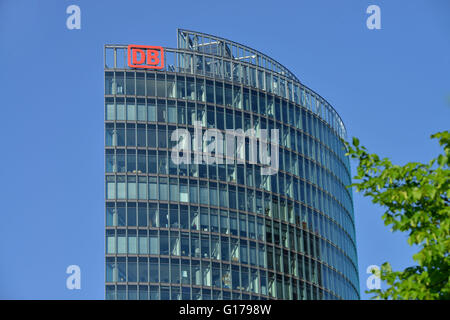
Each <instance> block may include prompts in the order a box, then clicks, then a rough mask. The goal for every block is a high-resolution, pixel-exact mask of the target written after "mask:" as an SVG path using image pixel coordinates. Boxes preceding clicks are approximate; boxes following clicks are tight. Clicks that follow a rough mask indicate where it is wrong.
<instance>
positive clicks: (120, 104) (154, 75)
mask: <svg viewBox="0 0 450 320" xmlns="http://www.w3.org/2000/svg"><path fill="white" fill-rule="evenodd" d="M126 49H127V46H121V45H106V46H105V168H106V170H105V171H106V174H105V178H106V179H105V180H106V299H299V300H300V299H359V280H358V269H357V256H356V243H355V224H354V215H353V204H352V194H351V190H348V189H347V188H346V187H345V185H348V184H350V167H349V162H348V159H347V158H346V157H345V155H344V154H345V152H344V150H343V143H342V142H341V139H340V138H343V137H345V127H344V125H343V123H342V121H341V119H340V118H339V116H338V115H337V113H336V112H335V111H334V109H333V108H332V107H331V106H330V105H329V104H328V103H327V102H326V101H325V100H324V99H323V98H322V97H320V96H319V95H317V94H316V93H314V92H313V91H312V90H310V89H309V88H307V87H305V86H304V85H302V84H301V83H300V81H299V80H298V79H297V78H296V77H295V76H294V75H293V74H292V73H291V72H290V71H289V70H287V69H286V68H285V67H283V66H282V65H280V64H279V63H277V62H276V61H274V60H273V59H271V58H269V57H267V56H265V55H263V54H261V53H259V52H258V51H255V50H253V49H251V48H248V47H245V46H242V45H240V44H237V43H234V42H231V41H228V40H225V39H222V38H218V37H213V36H210V35H206V34H201V33H197V32H192V31H187V30H179V31H178V49H170V48H165V55H166V56H165V61H166V66H165V68H164V69H163V70H161V71H149V70H134V69H130V68H128V67H127V66H126V63H125V61H126ZM196 122H197V123H198V122H199V123H201V126H202V127H203V128H204V129H207V128H214V129H218V130H219V131H220V132H225V131H226V130H230V129H234V130H236V129H242V130H243V131H247V130H251V129H253V130H254V132H255V134H256V136H259V135H260V132H261V131H262V130H264V129H278V130H279V153H278V155H279V170H278V171H277V173H275V174H272V175H264V174H262V169H263V167H262V165H261V164H258V163H254V162H252V161H249V158H248V156H247V157H246V158H245V161H243V163H239V162H237V161H234V162H233V163H230V162H226V163H218V164H217V163H213V164H207V163H198V164H194V163H191V164H180V165H175V164H174V162H173V161H172V160H171V152H172V148H173V147H174V146H175V144H176V142H174V141H172V139H171V135H172V133H173V132H174V131H175V130H176V129H186V130H187V131H188V132H192V133H193V132H194V131H195V127H194V125H195V123H196ZM249 147H250V146H249V141H248V138H245V150H247V151H248V148H249ZM247 154H248V153H246V155H247ZM192 157H195V154H194V153H193V154H192Z"/></svg>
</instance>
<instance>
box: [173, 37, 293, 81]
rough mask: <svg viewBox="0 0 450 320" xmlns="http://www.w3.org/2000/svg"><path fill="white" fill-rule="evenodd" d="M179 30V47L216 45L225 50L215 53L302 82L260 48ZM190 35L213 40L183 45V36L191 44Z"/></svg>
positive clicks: (193, 48) (197, 47)
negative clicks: (236, 49) (235, 49)
mask: <svg viewBox="0 0 450 320" xmlns="http://www.w3.org/2000/svg"><path fill="white" fill-rule="evenodd" d="M177 31H178V33H177V40H178V48H179V49H189V50H193V51H200V52H203V50H200V48H201V47H206V46H209V47H210V48H211V47H213V46H215V47H217V48H222V49H223V50H217V51H218V53H217V54H215V55H219V56H224V57H228V58H232V59H235V60H244V61H247V62H250V63H251V64H253V65H256V66H259V67H263V68H266V69H269V70H272V71H275V72H278V73H280V74H282V75H284V76H285V77H288V78H290V79H291V80H294V81H297V82H299V83H300V80H299V79H298V78H297V77H296V76H295V75H294V73H293V72H291V71H290V70H289V69H288V68H286V67H285V66H283V65H282V64H281V63H279V62H278V61H276V60H275V59H272V58H271V57H269V56H268V55H265V54H264V53H261V52H259V51H258V50H255V49H253V48H250V47H248V46H245V45H243V44H240V43H237V42H234V41H231V40H228V39H225V38H221V37H217V36H213V35H210V34H207V33H202V32H197V31H191V30H186V29H177ZM189 35H192V36H193V37H197V39H198V38H199V37H202V38H209V39H210V40H212V41H210V42H205V43H204V42H202V43H192V44H190V46H189V47H186V46H182V42H181V39H182V38H184V40H185V41H186V42H187V45H189V43H188V42H189V40H190V38H189ZM233 46H234V47H236V48H239V49H241V50H239V51H238V52H236V53H237V55H236V56H235V55H233V52H232V49H231V48H232V47H233ZM227 49H228V50H229V54H226V53H227V51H228V50H227ZM241 51H242V53H244V54H243V55H241V54H240V53H241ZM246 52H248V53H250V54H246ZM264 59H265V60H266V61H267V62H268V63H269V64H270V65H272V66H274V67H275V68H270V65H269V66H267V64H266V65H265V66H264V65H263V63H262V62H263V60H264Z"/></svg>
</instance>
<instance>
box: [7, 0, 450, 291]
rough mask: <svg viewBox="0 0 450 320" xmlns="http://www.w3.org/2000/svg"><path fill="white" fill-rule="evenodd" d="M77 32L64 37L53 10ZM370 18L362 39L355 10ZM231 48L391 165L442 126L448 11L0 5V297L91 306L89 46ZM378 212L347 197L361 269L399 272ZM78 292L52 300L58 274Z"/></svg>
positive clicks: (97, 111)
mask: <svg viewBox="0 0 450 320" xmlns="http://www.w3.org/2000/svg"><path fill="white" fill-rule="evenodd" d="M71 4H76V5H79V6H80V8H81V30H68V29H67V28H66V19H67V17H68V15H67V14H66V8H67V6H69V5H71ZM371 4H376V5H378V6H380V8H381V26H382V29H381V30H368V29H367V27H366V19H367V17H368V14H366V8H367V7H368V6H369V5H371ZM178 27H179V28H185V29H191V30H196V31H201V32H205V33H209V34H213V35H217V36H221V37H224V38H228V39H231V40H234V41H236V42H240V43H243V44H245V45H248V46H250V47H253V48H255V49H257V50H259V51H261V52H263V53H265V54H267V55H269V56H271V57H273V58H274V59H276V60H278V61H279V62H281V63H282V64H283V65H285V66H286V67H288V68H289V69H290V70H291V71H293V72H294V73H295V74H296V75H297V77H298V78H299V79H300V80H301V81H302V82H303V83H304V84H306V85H307V86H309V87H311V88H312V89H313V90H315V91H317V92H318V93H319V94H321V95H322V96H323V97H324V98H326V99H327V100H328V101H329V102H330V103H331V104H332V105H333V106H334V107H335V109H336V110H337V111H338V112H339V114H340V115H341V117H342V118H343V120H344V122H345V124H346V127H347V130H348V135H349V137H352V136H357V137H359V138H360V140H361V142H362V144H364V145H365V146H367V147H368V148H369V150H370V151H372V152H376V153H378V154H380V155H382V156H387V157H390V158H392V159H393V161H394V162H396V163H399V164H403V163H405V162H408V161H428V160H429V159H431V158H432V157H434V156H435V155H436V154H437V153H438V152H439V147H438V145H437V143H436V142H434V141H433V142H432V141H431V140H430V139H429V136H430V135H431V134H432V133H434V132H437V131H440V130H444V129H448V127H449V125H448V124H449V120H450V76H449V75H450V2H449V1H447V0H433V1H430V0H417V1H416V0H414V1H406V0H405V1H380V0H371V1H364V0H360V1H353V0H342V1H332V0H329V1H324V0H315V1H312V0H310V1H299V0H296V1H281V0H279V1H261V0H259V1H226V2H225V1H223V2H218V1H211V0H208V1H159V2H158V1H137V0H128V1H112V0H109V1H106V0H102V1H100V0H97V1H87V0H85V1H79V0H70V1H63V0H52V1H50V0H49V1H37V0H30V1H14V0H0V43H1V49H0V68H1V69H0V70H2V71H1V73H0V93H1V103H0V104H1V117H0V119H1V122H2V123H1V125H0V136H1V137H2V152H1V156H0V177H1V180H2V183H1V184H0V200H1V204H2V208H1V210H0V216H1V220H2V222H1V223H0V234H1V235H2V241H1V242H0V256H1V261H0V298H2V299H103V298H104V200H103V197H104V186H103V181H104V173H103V172H104V163H103V45H104V44H129V43H134V44H146V45H162V46H169V47H176V28H178ZM382 213H383V210H382V208H380V207H377V206H374V205H373V204H371V202H370V200H368V199H365V198H362V197H361V196H358V195H355V215H356V232H357V245H358V255H359V270H360V282H361V293H362V298H367V297H368V296H367V295H366V294H364V290H365V289H366V286H365V283H366V279H367V277H368V275H367V274H366V268H367V267H368V266H369V265H372V264H375V265H380V264H382V263H383V262H385V261H390V262H391V263H392V264H393V266H394V268H404V267H406V266H408V265H410V264H411V263H412V259H411V256H412V254H413V253H414V250H413V249H412V248H410V247H409V246H408V245H407V243H406V236H405V235H403V234H392V233H391V232H390V231H389V230H388V228H387V227H385V226H384V225H383V222H382V220H381V215H382ZM72 264H76V265H79V266H80V267H81V290H68V289H66V278H67V275H66V273H65V271H66V268H67V266H69V265H72Z"/></svg>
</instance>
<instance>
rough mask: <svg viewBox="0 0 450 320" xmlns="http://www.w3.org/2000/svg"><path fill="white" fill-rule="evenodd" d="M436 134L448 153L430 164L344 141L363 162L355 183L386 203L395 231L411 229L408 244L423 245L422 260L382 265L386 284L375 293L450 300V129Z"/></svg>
mask: <svg viewBox="0 0 450 320" xmlns="http://www.w3.org/2000/svg"><path fill="white" fill-rule="evenodd" d="M431 138H434V139H438V140H439V144H440V146H442V147H443V149H444V150H443V153H442V154H440V155H439V156H438V157H437V158H435V159H432V160H431V161H430V162H429V163H428V164H422V163H417V162H410V163H407V164H406V165H404V166H399V165H394V164H392V163H391V161H390V160H389V159H387V158H383V159H380V157H379V156H378V155H376V154H369V153H368V152H367V149H366V148H365V147H363V146H360V144H359V140H358V139H357V138H353V141H352V144H350V143H348V142H345V144H346V146H347V149H348V150H347V151H348V153H347V155H349V156H350V157H351V158H353V159H356V161H357V162H358V167H357V174H356V176H355V177H354V179H355V182H354V183H353V184H352V185H351V186H352V187H356V191H358V192H362V193H363V195H364V196H367V197H370V198H372V202H373V203H376V204H379V205H381V206H382V207H383V208H386V211H385V212H384V214H383V216H382V219H383V220H384V224H385V225H386V226H391V231H393V232H395V231H400V232H407V233H408V243H409V245H417V246H418V247H419V249H420V250H419V252H417V253H416V254H414V255H413V259H414V261H415V262H416V263H417V265H414V266H411V267H408V268H406V269H405V270H403V271H393V270H392V267H391V265H390V264H389V263H384V264H383V265H382V266H381V272H380V277H381V280H382V281H385V282H386V283H387V289H386V290H383V289H374V290H370V291H367V293H374V294H375V296H374V298H381V299H430V300H431V299H433V300H434V299H450V285H449V278H450V268H449V264H450V257H449V249H450V237H449V231H450V207H449V204H450V201H449V187H450V179H449V177H450V170H449V161H450V158H449V153H450V133H449V132H448V131H444V132H439V133H436V134H434V135H432V136H431ZM418 151H419V152H420V150H418Z"/></svg>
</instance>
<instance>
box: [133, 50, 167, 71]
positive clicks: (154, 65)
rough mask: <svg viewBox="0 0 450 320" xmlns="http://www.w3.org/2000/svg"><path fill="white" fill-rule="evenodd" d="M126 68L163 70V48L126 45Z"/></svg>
mask: <svg viewBox="0 0 450 320" xmlns="http://www.w3.org/2000/svg"><path fill="white" fill-rule="evenodd" d="M128 66H129V67H130V68H144V69H163V68H164V48H163V47H157V46H139V45H135V44H130V45H128Z"/></svg>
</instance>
